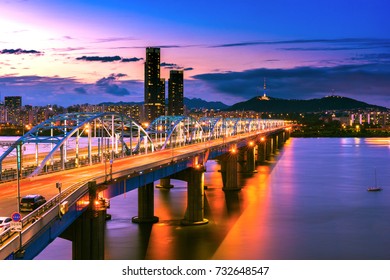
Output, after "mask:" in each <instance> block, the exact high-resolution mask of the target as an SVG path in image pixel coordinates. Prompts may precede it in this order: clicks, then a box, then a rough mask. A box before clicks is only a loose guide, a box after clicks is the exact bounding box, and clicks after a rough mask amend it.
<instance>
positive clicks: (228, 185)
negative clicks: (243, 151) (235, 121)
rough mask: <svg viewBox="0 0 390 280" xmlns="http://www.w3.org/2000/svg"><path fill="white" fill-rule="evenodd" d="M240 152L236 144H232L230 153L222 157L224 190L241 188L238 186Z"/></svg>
mask: <svg viewBox="0 0 390 280" xmlns="http://www.w3.org/2000/svg"><path fill="white" fill-rule="evenodd" d="M238 154H239V153H238V151H237V148H236V145H232V146H231V148H230V149H229V153H228V154H226V155H224V156H222V157H221V175H222V182H223V187H222V190H223V191H239V190H241V188H240V187H239V186H238V158H239V156H238Z"/></svg>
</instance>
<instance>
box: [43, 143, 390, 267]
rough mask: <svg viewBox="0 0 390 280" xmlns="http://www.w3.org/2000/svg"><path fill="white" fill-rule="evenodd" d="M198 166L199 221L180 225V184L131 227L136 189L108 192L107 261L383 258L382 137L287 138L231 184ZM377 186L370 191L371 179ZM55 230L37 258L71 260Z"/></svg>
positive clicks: (387, 194) (389, 152) (386, 215)
mask: <svg viewBox="0 0 390 280" xmlns="http://www.w3.org/2000/svg"><path fill="white" fill-rule="evenodd" d="M218 170H219V165H218V163H217V162H216V161H210V162H208V163H207V172H206V173H205V185H206V186H207V189H206V190H205V218H207V219H208V220H209V223H208V224H206V225H200V226H182V225H181V224H180V220H181V219H182V218H183V216H184V213H185V208H186V183H184V182H181V181H175V180H172V183H173V184H174V188H172V189H170V190H163V189H155V215H156V216H158V217H159V219H160V220H159V222H158V223H156V224H153V225H138V224H133V223H132V222H131V218H132V217H133V216H137V191H136V190H135V191H131V192H129V193H127V194H125V195H122V196H119V197H116V198H113V199H111V208H110V209H109V210H108V212H109V213H110V214H111V215H112V219H111V220H109V221H107V225H106V244H105V259H112V260H133V259H135V260H143V259H153V260H160V259H163V260H173V259H179V260H180V259H181V260H189V259H196V260H203V259H205V260H208V259H217V260H223V259H241V260H245V259H248V260H255V259H268V260H343V259H348V260H359V259H363V260H364V259H370V260H376V259H384V260H389V259H390V238H389V235H390V203H389V202H390V139H389V138H292V139H290V140H288V142H287V143H286V145H285V146H284V147H283V149H282V150H281V151H279V153H278V154H277V155H276V156H275V157H274V158H273V159H272V160H271V161H270V162H267V163H266V164H263V165H259V166H258V167H257V173H254V174H251V175H245V176H244V175H243V176H242V177H241V179H240V184H241V186H242V187H243V188H242V190H241V191H239V192H228V193H225V192H223V191H222V179H221V176H220V173H219V172H218ZM375 170H376V173H377V182H378V185H381V186H382V187H383V188H384V190H383V191H381V192H368V191H367V187H369V186H372V185H374V183H375V177H374V174H375ZM71 250H72V249H71V242H70V241H67V240H63V239H60V238H57V239H56V240H55V241H54V242H53V243H52V244H50V245H49V246H48V247H47V248H46V249H45V250H44V251H43V252H41V254H40V255H38V256H37V257H36V259H62V260H67V259H71Z"/></svg>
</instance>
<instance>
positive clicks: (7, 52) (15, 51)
mask: <svg viewBox="0 0 390 280" xmlns="http://www.w3.org/2000/svg"><path fill="white" fill-rule="evenodd" d="M0 53H1V54H16V55H19V54H34V55H43V52H40V51H36V50H22V49H3V50H2V51H0Z"/></svg>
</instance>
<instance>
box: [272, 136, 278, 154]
mask: <svg viewBox="0 0 390 280" xmlns="http://www.w3.org/2000/svg"><path fill="white" fill-rule="evenodd" d="M277 143H278V135H273V136H272V153H273V154H276V148H277V147H278V145H277Z"/></svg>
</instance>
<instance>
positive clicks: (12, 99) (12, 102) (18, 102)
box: [4, 96, 22, 109]
mask: <svg viewBox="0 0 390 280" xmlns="http://www.w3.org/2000/svg"><path fill="white" fill-rule="evenodd" d="M4 106H5V107H7V108H12V109H20V108H21V107H22V97H21V96H5V97H4Z"/></svg>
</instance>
